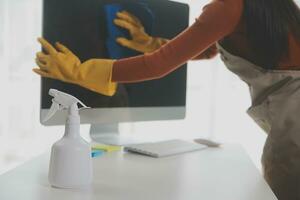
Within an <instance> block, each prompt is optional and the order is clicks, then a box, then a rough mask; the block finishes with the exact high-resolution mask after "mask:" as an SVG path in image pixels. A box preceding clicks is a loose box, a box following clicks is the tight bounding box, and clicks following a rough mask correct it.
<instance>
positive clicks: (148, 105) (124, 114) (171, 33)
mask: <svg viewBox="0 0 300 200" xmlns="http://www.w3.org/2000/svg"><path fill="white" fill-rule="evenodd" d="M132 2H137V0H109V1H104V0H89V1H84V0H63V1H61V0H44V2H43V34H42V35H43V37H44V38H46V39H47V40H48V41H49V42H50V43H52V44H54V43H55V42H56V41H59V42H61V43H62V44H64V45H66V46H67V47H68V48H70V49H71V50H72V51H73V52H74V53H75V54H76V55H77V56H78V57H79V58H80V60H81V61H85V60H88V59H90V58H110V56H109V54H108V50H107V44H106V39H107V37H109V36H108V31H107V24H106V20H105V19H106V18H105V17H106V16H105V11H104V7H105V6H106V5H107V4H112V3H116V4H122V3H132ZM142 2H143V3H145V4H147V6H148V8H149V9H150V10H151V11H152V13H153V15H154V18H153V24H152V25H151V26H152V27H151V28H152V30H151V31H152V33H151V35H153V36H156V37H164V38H168V39H171V38H174V37H175V36H176V35H177V34H179V33H180V32H181V31H183V30H184V29H185V28H187V27H188V22H189V7H188V5H187V4H183V3H178V2H172V1H168V0H143V1H142ZM179 53H180V52H179ZM138 54H140V53H137V55H138ZM186 81H187V66H186V64H184V66H182V67H180V68H179V69H177V70H176V71H174V72H173V73H171V74H169V75H167V76H166V77H164V78H161V79H157V80H151V81H145V82H140V83H130V84H119V85H118V89H117V92H116V94H115V95H114V96H112V97H108V96H104V95H101V94H98V93H95V92H92V91H89V90H87V89H85V88H82V87H80V86H77V85H74V84H69V83H65V82H61V81H58V80H54V79H48V78H42V84H41V114H40V119H41V123H42V124H43V125H63V124H65V119H66V112H58V113H56V115H55V116H54V117H52V119H50V120H49V121H47V122H42V121H43V118H44V117H45V116H46V114H47V112H48V111H49V108H50V106H51V103H52V102H51V96H49V95H48V91H49V89H50V88H54V89H58V90H60V91H63V92H66V93H68V94H71V95H73V96H75V97H77V98H78V99H80V100H81V101H82V102H84V103H85V104H86V105H87V106H89V107H91V108H92V109H88V110H82V111H81V112H80V115H81V123H84V124H91V137H92V138H93V139H95V140H96V141H98V142H102V143H109V144H122V143H123V144H124V143H130V141H127V140H126V141H124V140H123V139H121V138H120V137H119V136H118V135H115V134H113V133H118V123H119V122H134V121H149V120H150V121H153V120H170V119H174V120H176V119H183V118H185V105H186Z"/></svg>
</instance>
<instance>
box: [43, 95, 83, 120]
mask: <svg viewBox="0 0 300 200" xmlns="http://www.w3.org/2000/svg"><path fill="white" fill-rule="evenodd" d="M49 95H50V96H52V97H53V99H52V105H51V107H50V110H49V112H48V114H47V115H46V117H45V118H44V119H43V122H46V121H48V120H49V119H50V118H51V117H52V116H53V115H54V114H55V113H56V112H57V111H58V110H63V109H69V113H76V112H77V113H78V110H81V109H86V108H89V107H87V106H86V105H85V104H84V103H82V102H81V101H80V100H79V99H77V98H76V97H74V96H72V95H70V94H67V93H64V92H61V91H58V90H56V89H50V90H49ZM78 103H79V104H81V105H82V108H80V109H78V106H77V104H78ZM71 109H72V110H71Z"/></svg>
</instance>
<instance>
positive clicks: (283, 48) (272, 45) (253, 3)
mask: <svg viewBox="0 0 300 200" xmlns="http://www.w3.org/2000/svg"><path fill="white" fill-rule="evenodd" d="M244 19H245V23H246V31H247V38H248V41H249V44H250V45H251V48H252V51H253V52H254V54H255V57H257V58H258V59H259V60H258V64H260V65H261V66H262V67H264V68H266V69H274V68H275V67H276V66H277V65H278V63H279V61H280V60H281V59H282V58H284V57H285V56H287V54H288V51H289V45H288V35H289V33H292V34H293V35H294V36H296V38H297V39H298V40H300V10H299V8H298V6H297V4H296V3H295V2H294V1H293V0H245V6H244Z"/></svg>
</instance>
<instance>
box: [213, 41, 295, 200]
mask: <svg viewBox="0 0 300 200" xmlns="http://www.w3.org/2000/svg"><path fill="white" fill-rule="evenodd" d="M217 47H218V50H219V52H220V54H221V59H222V60H223V62H224V63H225V65H226V67H227V68H228V69H229V70H230V71H231V72H233V73H234V74H236V75H237V76H239V78H240V79H242V80H243V81H244V82H245V83H247V85H248V86H249V90H250V95H251V100H252V105H251V107H250V108H249V109H248V110H247V113H248V114H249V115H250V117H251V118H252V119H253V120H254V121H255V122H256V123H257V124H258V125H259V126H260V127H261V128H262V129H263V130H264V131H265V132H266V133H267V134H268V136H267V140H266V143H265V146H264V151H263V156H262V164H263V170H264V176H265V179H266V180H267V182H268V183H269V185H270V186H271V188H272V189H273V191H274V193H275V194H276V196H277V197H278V199H279V200H300V71H296V70H266V69H263V68H261V67H259V66H257V65H255V64H253V63H251V62H249V61H247V60H245V59H243V58H241V57H238V56H235V55H232V54H230V53H229V52H228V51H226V50H225V49H224V48H223V47H222V46H221V45H220V44H217Z"/></svg>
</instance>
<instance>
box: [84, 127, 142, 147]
mask: <svg viewBox="0 0 300 200" xmlns="http://www.w3.org/2000/svg"><path fill="white" fill-rule="evenodd" d="M90 136H91V139H92V140H93V141H95V142H97V143H101V144H108V145H117V146H123V145H128V144H137V143H140V142H139V141H138V140H135V139H133V138H132V137H129V136H121V135H120V133H119V124H118V123H110V124H91V128H90Z"/></svg>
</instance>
